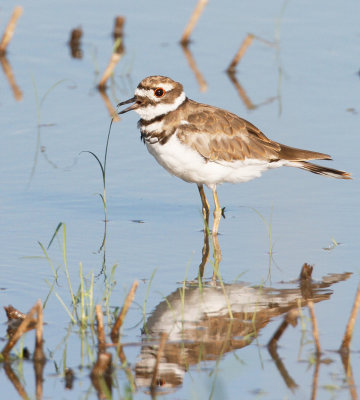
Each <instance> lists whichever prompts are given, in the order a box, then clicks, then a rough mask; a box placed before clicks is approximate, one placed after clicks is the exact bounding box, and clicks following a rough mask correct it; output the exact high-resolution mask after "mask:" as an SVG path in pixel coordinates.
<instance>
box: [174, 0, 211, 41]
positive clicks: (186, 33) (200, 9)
mask: <svg viewBox="0 0 360 400" xmlns="http://www.w3.org/2000/svg"><path fill="white" fill-rule="evenodd" d="M207 3H208V0H199V1H198V3H197V5H196V7H195V10H194V11H193V13H192V15H191V17H190V20H189V22H188V24H187V25H186V28H185V30H184V33H183V35H182V37H181V40H180V43H181V44H184V45H185V44H188V43H189V41H190V39H189V38H190V35H191V33H192V31H193V29H194V28H195V25H196V23H197V21H198V19H199V18H200V15H201V14H202V12H203V9H204V7H205V6H206V4H207Z"/></svg>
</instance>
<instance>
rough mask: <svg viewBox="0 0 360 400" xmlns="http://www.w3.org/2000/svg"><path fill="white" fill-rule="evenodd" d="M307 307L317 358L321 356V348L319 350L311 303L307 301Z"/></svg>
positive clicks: (317, 332) (317, 333)
mask: <svg viewBox="0 0 360 400" xmlns="http://www.w3.org/2000/svg"><path fill="white" fill-rule="evenodd" d="M307 306H308V307H309V311H310V318H311V324H312V333H313V337H314V341H315V348H316V355H317V356H319V355H320V354H321V348H320V341H319V330H318V326H317V321H316V317H315V311H314V303H313V301H312V300H308V302H307Z"/></svg>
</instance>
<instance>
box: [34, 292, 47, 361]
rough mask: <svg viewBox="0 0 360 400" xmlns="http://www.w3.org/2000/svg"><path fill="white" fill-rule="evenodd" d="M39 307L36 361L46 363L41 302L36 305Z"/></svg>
mask: <svg viewBox="0 0 360 400" xmlns="http://www.w3.org/2000/svg"><path fill="white" fill-rule="evenodd" d="M36 307H37V322H36V334H35V351H34V361H39V362H44V361H45V354H44V350H43V342H44V341H43V308H42V304H41V300H38V301H37V303H36Z"/></svg>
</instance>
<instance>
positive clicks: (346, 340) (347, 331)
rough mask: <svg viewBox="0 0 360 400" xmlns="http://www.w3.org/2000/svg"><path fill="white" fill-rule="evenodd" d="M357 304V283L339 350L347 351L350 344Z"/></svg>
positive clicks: (359, 300)
mask: <svg viewBox="0 0 360 400" xmlns="http://www.w3.org/2000/svg"><path fill="white" fill-rule="evenodd" d="M359 306H360V284H359V286H358V288H357V291H356V296H355V300H354V305H353V308H352V310H351V313H350V317H349V321H348V323H347V325H346V329H345V334H344V338H343V341H342V343H341V347H340V351H341V352H344V351H349V346H350V342H351V339H352V335H353V331H354V326H355V321H356V316H357V313H358V310H359Z"/></svg>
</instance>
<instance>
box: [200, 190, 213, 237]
mask: <svg viewBox="0 0 360 400" xmlns="http://www.w3.org/2000/svg"><path fill="white" fill-rule="evenodd" d="M198 189H199V193H200V197H201V203H202V213H203V217H204V224H206V226H205V227H204V229H205V230H207V229H208V227H209V214H210V206H209V203H208V201H207V199H206V196H205V192H204V188H203V185H198Z"/></svg>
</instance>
